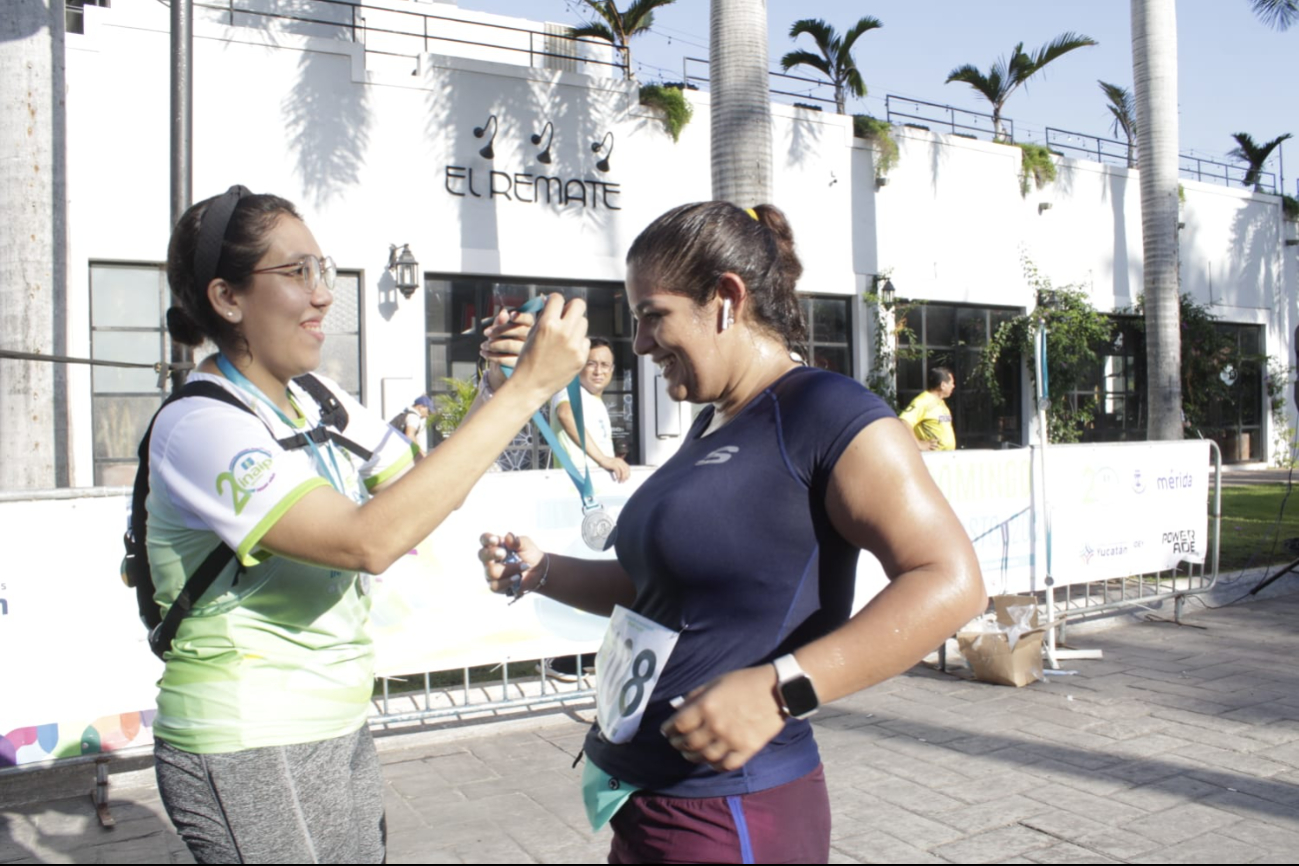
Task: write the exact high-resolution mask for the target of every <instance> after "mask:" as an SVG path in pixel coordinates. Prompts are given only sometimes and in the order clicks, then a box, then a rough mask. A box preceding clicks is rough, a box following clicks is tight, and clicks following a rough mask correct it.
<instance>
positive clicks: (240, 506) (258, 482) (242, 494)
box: [216, 448, 275, 515]
mask: <svg viewBox="0 0 1299 866" xmlns="http://www.w3.org/2000/svg"><path fill="white" fill-rule="evenodd" d="M274 467H275V462H274V460H273V459H272V458H271V452H269V451H267V450H265V449H264V448H248V449H245V450H243V451H240V452H239V453H238V454H236V455H235V458H234V459H233V460H231V461H230V471H229V472H222V473H221V474H220V475H218V476H217V479H216V490H217V493H219V494H221V495H222V496H224V495H226V493H227V488H228V492H229V494H230V501H231V503H232V504H233V505H234V509H235V514H236V515H239V514H242V513H243V510H244V507H245V506H246V505H247V504H248V500H249V499H250V498H252V495H253V494H254V493H256V492H258V491H259V490H265V489H266V487H267V485H269V484H270V483H271V482H272V481H274V480H275V471H274Z"/></svg>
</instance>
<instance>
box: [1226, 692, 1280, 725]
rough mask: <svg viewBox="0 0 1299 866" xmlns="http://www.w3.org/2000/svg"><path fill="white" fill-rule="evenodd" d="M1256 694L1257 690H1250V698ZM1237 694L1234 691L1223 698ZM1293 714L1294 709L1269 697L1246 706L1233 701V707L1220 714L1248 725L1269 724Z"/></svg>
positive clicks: (1229, 697)
mask: <svg viewBox="0 0 1299 866" xmlns="http://www.w3.org/2000/svg"><path fill="white" fill-rule="evenodd" d="M1257 694H1258V693H1257V692H1251V693H1250V696H1251V699H1252V698H1253V697H1255V696H1257ZM1239 695H1240V693H1239V692H1235V693H1232V694H1230V695H1226V696H1225V699H1232V698H1236V697H1237V696H1239ZM1294 716H1295V712H1294V710H1292V709H1288V708H1286V707H1285V706H1282V705H1280V704H1279V703H1278V702H1277V701H1276V700H1274V699H1272V698H1270V697H1269V698H1265V699H1262V700H1260V701H1257V702H1254V703H1251V704H1249V705H1247V706H1241V705H1240V704H1239V703H1235V709H1232V710H1231V711H1229V712H1226V713H1223V715H1222V717H1223V718H1224V719H1231V720H1232V721H1236V722H1245V723H1246V724H1248V725H1270V724H1271V723H1272V722H1279V721H1282V720H1284V719H1291V718H1293V717H1294Z"/></svg>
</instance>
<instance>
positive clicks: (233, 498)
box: [147, 373, 413, 754]
mask: <svg viewBox="0 0 1299 866" xmlns="http://www.w3.org/2000/svg"><path fill="white" fill-rule="evenodd" d="M190 378H191V380H206V381H210V382H216V383H217V384H219V385H220V386H222V387H224V388H225V389H226V390H227V391H230V392H231V393H232V394H235V395H236V396H238V397H239V398H240V399H242V400H243V401H244V402H245V403H246V404H248V406H249V407H250V408H251V409H252V410H253V411H254V412H256V416H254V415H250V414H249V413H247V412H243V411H240V410H239V409H237V408H235V407H233V406H229V405H227V404H225V403H220V402H217V401H215V400H207V399H203V398H199V397H194V398H187V399H184V400H177V401H176V402H174V403H172V404H171V405H170V406H168V407H167V408H166V409H164V410H163V411H162V413H161V414H159V416H158V420H157V422H156V423H155V424H154V428H153V438H152V439H151V441H150V447H149V498H148V500H147V507H148V510H149V519H148V521H149V522H148V527H149V531H148V548H149V565H150V567H151V569H152V571H153V581H154V585H155V586H156V587H157V592H156V594H155V598H156V599H157V601H158V603H159V604H160V605H161V606H162V608H163V613H164V615H165V613H166V610H167V608H168V607H169V606H170V604H171V603H172V602H173V601H174V600H175V598H176V595H177V594H178V593H179V592H180V589H181V587H182V586H184V584H185V581H186V580H187V578H188V577H189V575H191V574H193V573H194V571H195V570H197V569H198V567H199V564H200V563H202V562H203V560H204V559H205V558H206V557H207V555H208V554H209V553H210V552H211V551H212V550H213V549H215V548H216V546H217V545H218V544H219V543H221V542H225V543H226V544H227V545H229V546H230V547H231V548H232V549H233V550H234V551H235V553H236V559H237V560H238V562H239V563H242V564H243V565H244V566H245V568H246V570H245V571H244V572H243V573H242V574H238V575H236V572H237V570H238V569H237V567H236V564H235V562H234V561H232V562H231V563H230V564H229V565H228V566H227V567H226V568H225V570H224V571H223V572H222V574H221V575H220V576H219V577H218V578H217V580H216V581H215V583H214V584H213V585H212V587H211V588H210V589H209V590H208V591H207V592H206V593H204V595H203V596H202V598H200V599H199V602H198V604H196V605H195V607H194V610H193V611H191V612H190V614H189V616H187V617H186V618H185V619H184V620H183V621H182V622H181V625H180V629H179V631H178V632H177V634H176V639H175V641H174V642H173V644H172V648H171V650H170V651H169V652H168V654H167V666H166V669H165V671H164V673H163V676H162V679H161V680H160V681H159V684H158V685H159V689H160V693H159V695H158V715H157V718H156V719H155V721H154V733H155V735H156V736H157V737H158V738H159V739H161V740H163V741H165V742H167V743H169V744H171V745H173V746H175V747H176V748H178V749H183V750H185V751H189V752H197V753H204V754H211V753H220V752H233V751H240V750H243V749H251V748H259V747H263V746H279V745H288V744H292V743H307V742H315V741H318V740H323V739H328V738H331V737H337V736H342V735H344V734H347V733H351V732H352V731H355V730H356V729H357V728H359V727H360V726H361V725H362V724H364V722H365V717H366V711H367V708H368V706H369V699H370V694H371V689H372V687H373V650H372V648H371V644H370V638H369V635H368V634H367V631H366V622H367V619H368V615H369V610H370V602H369V598H368V596H367V595H366V594H365V589H366V586H365V581H364V580H363V579H362V578H361V577H360V576H358V575H357V573H356V572H351V571H338V570H334V569H330V568H328V567H323V566H318V565H311V564H308V563H305V562H297V561H294V560H290V559H288V558H286V557H283V556H272V555H271V553H270V552H269V551H267V550H266V549H265V548H263V547H261V546H260V542H261V539H262V537H263V536H264V535H265V534H266V532H267V531H268V530H269V529H270V528H271V526H273V525H274V524H275V521H276V520H278V519H279V518H280V517H281V516H282V515H283V514H284V513H285V512H286V511H288V509H289V508H290V507H292V506H293V505H294V503H296V502H297V501H298V500H300V499H301V498H302V497H303V495H305V494H306V493H307V492H308V491H311V490H314V489H315V488H317V487H321V486H325V485H328V484H329V483H330V482H329V481H328V480H327V479H326V477H325V474H324V471H323V470H322V468H321V466H320V465H319V464H320V463H323V464H324V466H325V467H327V470H328V471H329V472H330V473H331V474H333V475H334V476H335V477H336V478H337V479H338V481H339V483H340V484H341V485H342V488H343V492H344V493H346V494H347V495H348V496H350V497H351V498H353V499H355V500H356V501H358V502H361V501H364V500H365V499H366V498H367V497H368V491H369V490H372V489H374V487H376V486H377V485H379V484H382V483H383V482H384V481H385V480H387V479H389V478H392V477H393V476H394V475H396V474H397V473H399V472H401V471H402V470H403V469H404V468H405V467H406V466H408V465H409V464H410V463H411V461H412V459H413V446H412V445H411V444H410V442H409V441H408V440H407V439H406V438H405V437H403V436H402V435H400V434H399V433H398V432H397V431H396V430H394V429H393V428H392V427H391V426H390V425H389V424H388V423H387V422H385V421H384V420H383V419H382V418H379V417H378V416H376V415H373V414H372V413H371V412H370V411H369V410H367V409H365V408H364V407H363V406H361V405H360V404H359V403H357V402H356V401H355V400H353V399H351V398H350V397H349V396H348V395H347V394H346V393H344V392H342V391H341V389H339V388H338V386H337V385H335V384H334V383H333V382H331V381H329V380H327V379H324V378H323V377H318V378H321V381H322V382H324V383H325V384H326V385H327V386H328V387H329V388H330V390H331V391H333V393H334V395H335V396H336V397H338V399H339V401H340V402H342V404H343V406H344V407H345V408H346V409H347V414H348V425H347V430H346V435H347V438H348V439H350V440H352V441H353V442H356V443H357V444H358V445H360V446H362V447H363V448H366V449H369V450H372V451H373V452H374V453H373V456H372V457H371V458H370V459H369V460H362V459H361V458H360V457H358V456H356V455H354V454H352V453H351V452H349V451H347V450H345V449H343V448H341V447H339V446H336V445H334V444H333V443H332V442H326V443H323V444H321V445H319V446H318V449H319V455H320V460H319V463H318V458H317V457H316V454H315V453H313V451H312V450H311V449H310V448H301V449H297V450H293V451H285V450H284V449H282V448H281V447H280V446H279V444H278V443H277V441H276V440H277V439H283V438H286V437H289V436H292V435H293V434H294V433H296V432H298V431H299V430H302V429H311V428H313V427H315V426H316V425H317V424H318V423H319V420H320V407H319V405H318V404H317V403H316V401H315V400H314V399H312V397H311V396H310V395H309V394H307V393H306V392H304V391H302V390H301V389H300V388H299V387H298V386H297V384H296V383H295V384H291V385H290V388H289V394H290V397H291V399H292V400H293V402H294V404H295V406H296V407H297V408H298V410H299V414H300V415H302V416H303V417H302V418H301V419H299V424H298V426H290V425H288V424H286V423H285V422H284V421H283V420H282V419H281V418H280V417H279V416H278V415H277V414H276V413H275V411H274V410H273V409H271V408H270V407H269V406H267V405H265V404H264V403H263V402H262V401H261V400H257V399H255V398H253V397H251V396H250V395H249V394H248V393H247V392H245V391H243V390H242V389H240V388H239V387H238V386H237V385H235V384H233V383H231V382H229V381H228V380H226V379H224V378H222V377H220V376H213V375H209V374H205V373H194V374H191V376H190Z"/></svg>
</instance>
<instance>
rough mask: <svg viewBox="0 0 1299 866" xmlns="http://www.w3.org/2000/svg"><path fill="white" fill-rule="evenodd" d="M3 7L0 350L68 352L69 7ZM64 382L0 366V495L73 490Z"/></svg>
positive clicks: (37, 366) (34, 364)
mask: <svg viewBox="0 0 1299 866" xmlns="http://www.w3.org/2000/svg"><path fill="white" fill-rule="evenodd" d="M4 6H5V9H4V14H3V15H0V154H3V158H2V159H0V340H2V341H3V342H2V343H0V345H3V347H4V348H6V349H11V350H14V351H20V352H38V353H40V354H43V355H44V354H65V353H66V348H67V347H66V324H65V322H64V319H63V316H64V310H65V300H66V292H67V281H66V255H67V245H66V231H67V228H66V221H65V217H66V213H67V211H66V206H65V202H66V194H65V193H66V189H65V184H66V172H65V171H64V163H65V159H64V147H65V145H64V142H65V141H66V129H65V126H64V47H63V43H64V38H63V34H64V26H63V0H50V2H48V3H47V2H46V0H7V2H6V3H5V4H4ZM65 378H66V377H65V375H64V373H63V368H62V367H57V366H56V365H55V364H53V363H51V362H48V361H15V360H11V359H7V358H0V490H36V489H41V488H50V487H54V486H56V485H59V484H64V485H66V484H67V466H66V461H65V457H66V454H67V450H66V435H67V414H66V405H65V402H66V401H65V399H64V396H63V395H64V393H65V389H64V388H63V382H64V381H65ZM56 396H57V397H58V400H57V403H56Z"/></svg>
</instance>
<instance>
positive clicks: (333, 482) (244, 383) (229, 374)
mask: <svg viewBox="0 0 1299 866" xmlns="http://www.w3.org/2000/svg"><path fill="white" fill-rule="evenodd" d="M216 362H217V367H218V368H220V370H221V372H222V373H223V374H224V375H225V377H226V378H227V379H229V380H230V381H231V382H234V383H235V384H236V385H238V386H239V387H240V388H242V389H243V390H245V391H247V392H248V393H249V394H251V395H252V396H253V397H255V398H257V399H258V400H261V401H262V402H263V403H265V404H266V405H267V406H270V407H271V410H272V411H274V412H275V414H276V415H278V416H279V417H280V420H281V421H283V422H284V423H285V424H287V425H288V426H289V427H290V429H293V430H297V429H298V425H296V424H294V423H293V422H292V421H291V420H289V417H288V416H287V415H285V414H284V413H283V412H281V411H280V407H279V406H276V405H275V404H274V403H272V402H271V401H270V399H268V398H267V396H266V395H265V394H263V393H262V391H261V389H260V388H258V387H257V386H256V385H254V384H253V383H252V382H250V381H249V380H248V377H247V376H245V375H244V374H243V373H240V372H239V370H238V369H236V367H235V365H234V364H232V363H230V360H229V359H228V358H226V356H225V353H224V352H223V353H221V354H219V355H217V360H216ZM304 438H305V439H306V440H307V445H308V446H310V447H311V453H312V454H313V455H314V456H315V459H316V467H317V469H319V470H320V474H321V475H323V476H325V480H326V481H328V482H329V484H330V486H331V487H333V488H334V489H335V490H337V491H338V492H339V493H342V494H343V495H344V496H346V495H347V493H346V491H345V490H343V473H342V472H341V471H340V470H339V468H338V461H337V460H336V459H335V458H334V452H333V451H332V450H331V451H330V452H329V460H330V462H331V463H333V465H334V468H333V471H332V472H331V471H330V468H329V465H328V464H327V463H325V457H324V455H323V454H321V453H320V449H319V448H318V447H316V443H315V441H314V440H313V439H312V438H311V437H310V436H306V437H304Z"/></svg>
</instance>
